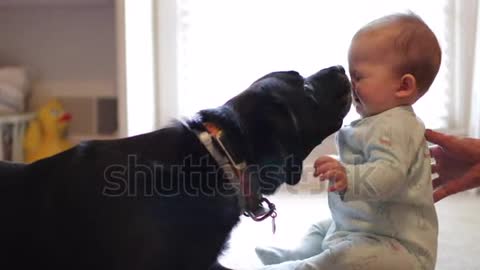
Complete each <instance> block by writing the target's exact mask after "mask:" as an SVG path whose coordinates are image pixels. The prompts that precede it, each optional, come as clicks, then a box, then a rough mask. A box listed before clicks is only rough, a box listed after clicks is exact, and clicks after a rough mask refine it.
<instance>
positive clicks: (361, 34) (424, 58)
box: [348, 13, 441, 117]
mask: <svg viewBox="0 0 480 270" xmlns="http://www.w3.org/2000/svg"><path fill="white" fill-rule="evenodd" d="M348 62H349V70H350V77H351V79H352V85H353V95H354V104H355V107H356V109H357V112H358V113H359V114H360V115H361V116H362V117H366V116H371V115H375V114H378V113H381V112H383V111H386V110H389V109H391V108H394V107H397V106H403V105H412V104H413V103H415V102H416V101H417V100H418V99H419V98H420V97H421V96H422V95H423V94H425V92H426V91H427V90H428V89H429V87H430V85H431V84H432V83H433V80H434V79H435V76H436V75H437V73H438V69H439V68H440V62H441V49H440V45H439V44H438V40H437V38H436V37H435V35H434V34H433V32H432V31H431V30H430V28H429V27H428V26H427V25H426V24H425V22H424V21H423V20H422V19H421V18H420V17H418V16H417V15H415V14H413V13H406V14H403V13H398V14H392V15H388V16H385V17H382V18H379V19H377V20H374V21H372V22H370V23H369V24H367V25H365V26H364V27H362V28H361V29H360V30H359V31H358V32H357V33H356V34H355V35H354V36H353V38H352V42H351V45H350V50H349V54H348Z"/></svg>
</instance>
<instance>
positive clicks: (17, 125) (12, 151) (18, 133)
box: [0, 113, 35, 162]
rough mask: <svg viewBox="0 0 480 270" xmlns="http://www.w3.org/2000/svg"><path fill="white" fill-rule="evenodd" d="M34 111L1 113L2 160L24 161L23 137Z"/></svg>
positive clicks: (0, 142)
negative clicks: (11, 113) (13, 113)
mask: <svg viewBox="0 0 480 270" xmlns="http://www.w3.org/2000/svg"><path fill="white" fill-rule="evenodd" d="M34 116H35V114H34V113H25V114H15V115H8V114H7V115H0V160H8V161H16V162H23V161H24V159H23V137H24V136H25V130H26V128H27V125H28V122H29V121H30V120H31V119H32V118H33V117H34Z"/></svg>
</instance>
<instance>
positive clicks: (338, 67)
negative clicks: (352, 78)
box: [334, 65, 345, 74]
mask: <svg viewBox="0 0 480 270" xmlns="http://www.w3.org/2000/svg"><path fill="white" fill-rule="evenodd" d="M334 68H336V69H337V70H338V71H340V72H341V73H343V74H345V69H344V68H343V67H342V66H341V65H338V66H335V67H334Z"/></svg>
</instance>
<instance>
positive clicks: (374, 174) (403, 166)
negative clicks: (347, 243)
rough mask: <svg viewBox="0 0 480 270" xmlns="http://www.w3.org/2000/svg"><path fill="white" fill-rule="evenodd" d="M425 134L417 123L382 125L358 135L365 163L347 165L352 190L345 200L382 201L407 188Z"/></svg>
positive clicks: (342, 194)
mask: <svg viewBox="0 0 480 270" xmlns="http://www.w3.org/2000/svg"><path fill="white" fill-rule="evenodd" d="M423 130H424V128H423V126H422V125H420V124H419V123H418V122H417V121H415V119H406V120H405V121H401V122H400V121H395V122H393V121H392V123H385V122H381V123H377V124H375V127H374V128H372V127H370V128H364V129H362V130H360V132H359V133H358V134H357V135H358V139H359V141H360V142H361V144H362V145H363V147H362V148H363V156H364V157H365V162H363V163H360V162H358V163H356V162H354V164H344V166H345V169H346V172H347V179H348V187H347V189H346V191H344V192H343V193H340V196H341V198H342V200H344V201H355V200H365V201H382V200H386V199H388V198H390V197H391V196H393V195H395V194H396V193H397V192H398V191H399V190H400V189H402V188H403V187H405V185H406V184H407V183H406V181H407V174H408V171H409V168H410V166H411V164H412V163H413V161H414V159H415V157H416V151H415V149H414V148H415V147H418V146H419V144H420V142H422V141H423ZM417 145H418V146H417Z"/></svg>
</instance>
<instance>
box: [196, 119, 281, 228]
mask: <svg viewBox="0 0 480 270" xmlns="http://www.w3.org/2000/svg"><path fill="white" fill-rule="evenodd" d="M235 118H236V116H235V113H233V112H232V111H229V110H221V111H220V113H219V110H215V111H214V112H212V113H210V112H209V111H202V112H200V114H199V115H198V116H197V117H195V118H194V119H193V120H192V121H189V124H187V126H189V127H190V128H191V130H192V131H193V132H194V133H195V134H196V135H197V137H198V139H199V140H200V141H201V142H202V144H203V145H204V146H205V147H206V148H207V150H208V152H209V153H210V155H211V156H212V157H213V158H214V159H215V161H216V162H217V164H218V166H219V167H220V168H222V170H223V171H224V175H226V176H228V177H227V178H228V179H227V180H228V181H229V182H230V184H231V185H232V186H233V187H234V188H235V190H236V193H237V195H238V196H237V200H238V205H239V209H240V214H245V215H247V216H250V217H251V218H252V219H253V220H255V221H261V220H264V219H265V218H267V217H269V216H272V217H275V215H276V213H275V205H273V204H272V203H270V202H269V201H268V200H267V199H266V198H263V196H262V194H261V193H260V190H259V183H256V182H255V181H256V180H255V179H253V178H250V177H249V176H250V174H249V172H248V171H247V169H248V168H247V164H248V163H247V157H248V155H249V153H248V151H247V150H246V149H248V148H249V146H248V145H247V144H246V143H245V142H244V139H245V134H242V128H241V127H240V126H239V125H238V123H239V122H238V121H235V120H236V119H235ZM224 119H229V120H228V121H224ZM265 204H266V205H265Z"/></svg>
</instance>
